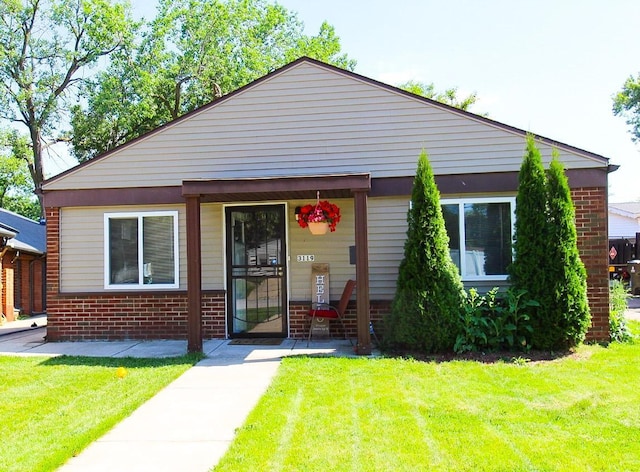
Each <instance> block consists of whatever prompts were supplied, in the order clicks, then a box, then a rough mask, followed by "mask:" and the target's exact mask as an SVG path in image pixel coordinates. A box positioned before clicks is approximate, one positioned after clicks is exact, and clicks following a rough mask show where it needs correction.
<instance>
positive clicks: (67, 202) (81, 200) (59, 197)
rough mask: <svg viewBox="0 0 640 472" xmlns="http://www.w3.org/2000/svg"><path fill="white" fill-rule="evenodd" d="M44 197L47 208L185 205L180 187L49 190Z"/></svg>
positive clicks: (44, 193)
mask: <svg viewBox="0 0 640 472" xmlns="http://www.w3.org/2000/svg"><path fill="white" fill-rule="evenodd" d="M43 196H44V206H45V207H46V208H51V207H58V208H60V207H70V206H111V205H163V204H164V205H166V204H172V203H184V198H183V197H182V193H181V187H179V186H178V187H127V188H95V189H93V188H92V189H80V190H47V191H45V192H43Z"/></svg>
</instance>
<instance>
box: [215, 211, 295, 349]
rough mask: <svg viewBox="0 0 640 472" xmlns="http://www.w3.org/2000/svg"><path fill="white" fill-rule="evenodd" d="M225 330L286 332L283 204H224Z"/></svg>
mask: <svg viewBox="0 0 640 472" xmlns="http://www.w3.org/2000/svg"><path fill="white" fill-rule="evenodd" d="M225 216H226V225H227V228H226V229H227V231H226V234H227V241H226V246H227V330H228V334H229V336H230V337H232V338H239V337H286V334H287V295H286V294H287V290H286V280H287V277H286V269H287V266H286V254H287V251H286V247H285V206H284V205H259V206H241V207H227V209H226V215H225Z"/></svg>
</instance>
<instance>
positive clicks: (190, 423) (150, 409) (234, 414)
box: [0, 326, 354, 472]
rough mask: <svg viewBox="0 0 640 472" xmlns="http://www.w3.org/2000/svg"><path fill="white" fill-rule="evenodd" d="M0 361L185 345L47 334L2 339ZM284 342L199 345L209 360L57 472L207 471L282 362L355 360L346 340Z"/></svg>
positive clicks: (182, 348)
mask: <svg viewBox="0 0 640 472" xmlns="http://www.w3.org/2000/svg"><path fill="white" fill-rule="evenodd" d="M7 329H8V328H7V327H6V326H3V327H0V355H21V356H35V355H37V356H57V355H63V354H67V355H74V356H94V357H170V356H178V355H183V354H185V353H186V348H187V345H186V341H168V340H165V341H144V342H141V341H118V342H100V341H96V342H60V343H45V342H44V335H45V331H46V330H45V328H34V329H29V327H28V326H27V327H26V329H27V331H20V332H15V331H14V332H12V333H10V334H6V335H2V331H3V330H4V332H5V333H6V330H7ZM306 344H307V343H306V342H304V341H295V340H291V339H285V340H284V341H283V342H282V344H281V345H279V346H253V345H229V341H226V340H209V341H205V342H204V347H203V351H204V353H205V354H206V356H207V357H206V358H205V359H203V360H202V361H200V362H199V363H198V364H196V365H195V366H194V367H192V368H191V369H189V370H188V371H186V372H185V373H184V374H183V375H182V376H180V377H179V378H178V379H176V380H175V381H174V382H172V383H171V384H170V385H168V386H167V387H165V388H164V389H163V390H161V391H160V392H159V393H158V394H157V395H156V396H155V397H153V398H152V399H150V400H149V401H147V402H146V403H145V404H143V405H142V406H141V407H140V408H138V409H137V410H136V411H135V412H134V413H133V414H132V415H131V416H129V417H128V418H126V419H124V420H123V421H122V422H120V423H119V424H118V425H116V426H115V427H114V428H113V429H112V430H111V431H110V432H108V433H107V434H105V435H104V436H103V437H102V438H100V439H98V440H97V441H95V442H94V443H92V444H91V445H90V446H89V447H88V448H87V449H85V450H84V451H82V453H80V454H79V455H78V456H77V457H74V458H72V459H71V460H69V461H68V462H67V463H66V464H65V465H64V466H63V467H61V468H60V469H59V471H62V472H80V471H81V472H99V471H104V472H107V471H108V472H112V471H118V472H129V471H130V472H134V471H135V472H145V471H154V472H162V471H167V472H169V471H170V472H175V471H185V472H199V471H202V472H206V471H208V470H210V469H211V468H212V467H213V466H214V465H215V464H217V462H218V461H219V460H220V458H221V457H222V456H223V454H224V453H225V452H226V450H227V448H228V447H229V444H230V443H231V441H232V440H233V437H234V435H235V431H236V429H237V428H238V427H240V426H241V425H242V424H243V422H244V420H245V419H246V417H247V415H248V414H249V412H250V411H251V410H252V409H253V407H254V406H255V405H256V403H257V401H258V399H259V398H260V397H261V396H262V394H263V393H264V392H265V390H266V389H267V387H268V386H269V384H270V383H271V380H272V379H273V376H274V375H275V373H276V371H277V369H278V366H279V365H280V360H281V359H282V358H283V357H285V356H290V355H301V354H312V355H313V354H326V355H339V356H353V355H354V354H353V348H352V347H351V345H350V344H349V343H348V341H317V342H312V343H311V344H310V346H309V348H307V346H306Z"/></svg>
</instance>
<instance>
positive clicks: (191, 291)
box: [186, 195, 202, 352]
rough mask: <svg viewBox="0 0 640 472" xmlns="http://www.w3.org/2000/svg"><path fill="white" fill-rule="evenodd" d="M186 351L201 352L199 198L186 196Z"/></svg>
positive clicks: (197, 196)
mask: <svg viewBox="0 0 640 472" xmlns="http://www.w3.org/2000/svg"><path fill="white" fill-rule="evenodd" d="M186 200H187V351H188V352H202V270H201V269H202V264H201V256H202V255H201V249H200V240H201V235H200V196H199V195H196V196H191V195H190V196H187V197H186Z"/></svg>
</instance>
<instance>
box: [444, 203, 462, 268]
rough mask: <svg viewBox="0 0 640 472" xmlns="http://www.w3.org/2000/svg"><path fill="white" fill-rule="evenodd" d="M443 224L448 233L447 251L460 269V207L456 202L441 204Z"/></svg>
mask: <svg viewBox="0 0 640 472" xmlns="http://www.w3.org/2000/svg"><path fill="white" fill-rule="evenodd" d="M442 216H443V217H444V226H445V228H446V229H447V234H448V235H449V253H450V254H451V259H452V260H453V263H454V264H455V265H456V266H457V267H458V271H460V208H459V205H458V204H455V205H442Z"/></svg>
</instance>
